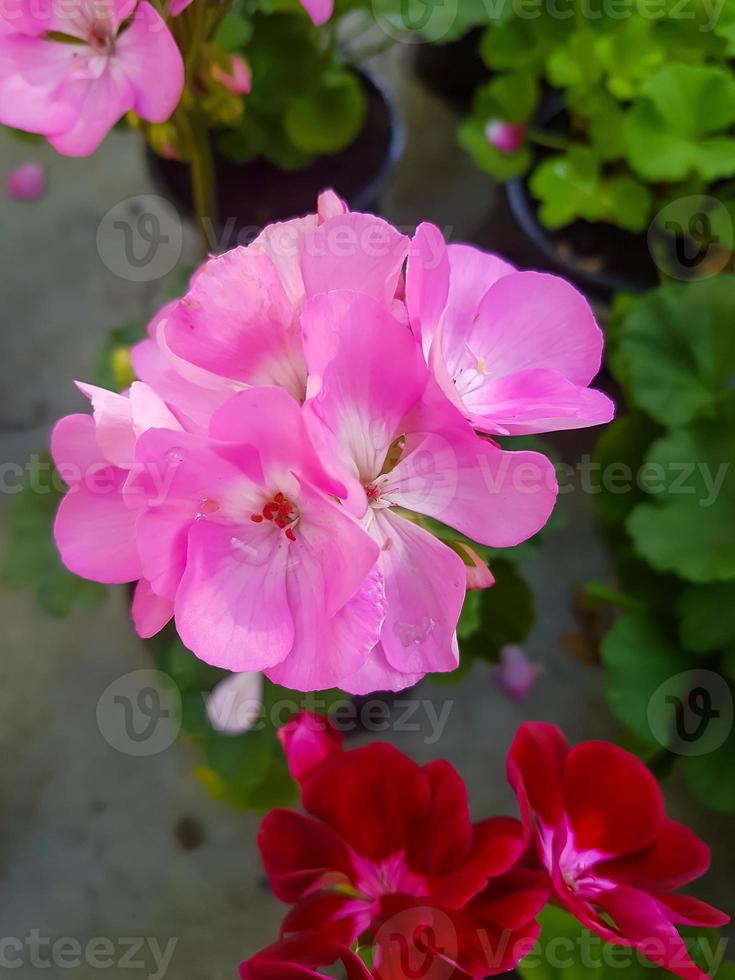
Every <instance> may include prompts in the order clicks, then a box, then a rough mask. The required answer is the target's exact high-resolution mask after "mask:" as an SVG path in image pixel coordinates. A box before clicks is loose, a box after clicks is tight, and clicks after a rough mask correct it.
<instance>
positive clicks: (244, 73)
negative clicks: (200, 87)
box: [212, 54, 253, 95]
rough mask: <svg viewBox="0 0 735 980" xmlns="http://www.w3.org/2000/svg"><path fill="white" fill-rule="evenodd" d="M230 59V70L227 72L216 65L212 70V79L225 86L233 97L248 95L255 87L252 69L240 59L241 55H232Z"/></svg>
mask: <svg viewBox="0 0 735 980" xmlns="http://www.w3.org/2000/svg"><path fill="white" fill-rule="evenodd" d="M229 58H230V70H229V71H225V69H224V68H221V67H220V66H219V65H214V66H213V68H212V77H213V78H214V79H215V81H217V82H219V83H220V85H224V87H225V88H226V89H228V90H229V91H230V92H232V94H233V95H247V94H248V93H249V92H250V91H251V90H252V87H253V79H252V76H251V74H250V68H249V66H248V64H247V62H246V61H244V60H243V59H242V58H241V57H239V55H236V54H231V55H230V56H229Z"/></svg>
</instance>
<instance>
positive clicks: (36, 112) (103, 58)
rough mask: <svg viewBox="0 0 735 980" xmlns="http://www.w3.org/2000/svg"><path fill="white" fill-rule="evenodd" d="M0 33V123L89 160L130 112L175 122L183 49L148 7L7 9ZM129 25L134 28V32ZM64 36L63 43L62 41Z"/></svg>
mask: <svg viewBox="0 0 735 980" xmlns="http://www.w3.org/2000/svg"><path fill="white" fill-rule="evenodd" d="M3 17H4V22H5V25H6V27H8V26H9V27H10V31H9V32H8V31H3V32H2V33H0V69H2V74H1V75H0V122H2V123H4V124H5V125H7V126H14V127H16V128H18V129H24V130H27V131H29V132H33V133H41V134H42V135H44V136H46V137H47V139H48V141H49V142H50V143H51V145H52V146H53V147H54V148H55V149H57V150H58V151H59V152H60V153H63V154H65V155H67V156H87V155H89V154H90V153H92V152H94V150H96V149H97V147H98V146H99V144H100V143H101V141H102V139H103V138H104V137H105V135H106V134H107V132H108V131H109V130H110V129H111V128H112V126H114V125H115V123H116V122H117V121H118V120H119V119H120V118H121V117H122V116H124V115H125V113H126V112H128V111H130V110H134V111H135V112H137V113H138V114H139V115H140V116H142V117H143V118H144V119H147V120H149V121H150V122H163V121H164V120H166V119H168V118H169V116H170V115H171V114H172V112H173V111H174V109H175V108H176V105H177V103H178V101H179V96H180V95H181V91H182V88H183V84H184V66H183V61H182V58H181V54H180V53H179V49H178V47H177V46H176V43H175V42H174V39H173V37H172V36H171V33H170V32H169V30H168V28H167V27H166V24H165V23H164V21H163V20H162V19H161V17H160V15H159V14H158V13H157V11H156V10H155V8H154V7H152V6H151V4H149V3H148V2H147V0H142V2H141V3H139V4H138V6H137V7H136V6H135V2H134V0H71V3H70V4H58V3H55V2H54V0H47V3H46V4H44V3H43V2H42V3H41V4H38V3H36V2H35V0H13V3H12V5H11V3H10V0H7V2H6V5H5V7H4V8H3ZM128 21H129V23H128ZM56 35H64V36H65V38H68V39H69V41H68V42H67V41H66V40H64V41H61V40H56V39H55V36H56Z"/></svg>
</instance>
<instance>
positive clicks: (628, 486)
mask: <svg viewBox="0 0 735 980" xmlns="http://www.w3.org/2000/svg"><path fill="white" fill-rule="evenodd" d="M660 433H661V430H660V428H659V427H658V426H656V425H654V424H653V423H652V422H651V421H650V420H649V419H648V418H646V416H645V415H642V414H640V413H635V414H633V415H624V416H622V417H620V418H617V419H615V421H614V422H612V423H611V424H610V425H608V426H607V427H606V428H605V429H604V431H603V433H602V435H601V436H600V438H599V439H598V440H597V445H596V446H595V451H594V454H593V457H592V462H593V465H595V466H596V467H597V468H598V470H599V473H600V484H601V487H602V492H601V493H600V494H598V496H597V497H596V498H595V503H596V505H597V512H598V514H599V515H600V517H601V518H602V520H603V521H605V522H607V523H608V524H613V525H617V524H621V523H622V522H623V521H624V520H625V518H626V517H627V516H628V514H629V513H630V511H631V510H632V509H633V507H634V506H635V505H636V504H637V503H639V502H640V501H642V500H645V497H646V495H645V493H644V491H643V489H642V488H641V486H640V484H639V481H638V479H637V477H638V474H639V473H640V471H641V466H642V465H643V461H644V459H645V454H646V451H647V450H648V448H649V446H650V445H651V443H652V442H653V440H654V439H655V438H656V437H657V436H658V435H660Z"/></svg>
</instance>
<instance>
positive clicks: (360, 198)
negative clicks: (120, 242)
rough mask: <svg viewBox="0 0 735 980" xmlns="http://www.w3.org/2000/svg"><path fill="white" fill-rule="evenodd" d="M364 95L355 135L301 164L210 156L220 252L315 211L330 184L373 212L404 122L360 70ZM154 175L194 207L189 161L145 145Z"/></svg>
mask: <svg viewBox="0 0 735 980" xmlns="http://www.w3.org/2000/svg"><path fill="white" fill-rule="evenodd" d="M357 74H358V76H359V78H360V80H361V82H362V84H363V86H364V89H365V93H366V95H367V102H368V106H367V113H366V116H365V122H364V125H363V127H362V130H361V131H360V134H359V135H358V136H357V138H356V139H355V140H354V142H353V143H352V144H351V145H350V146H348V147H347V148H346V149H344V150H342V151H341V152H340V153H336V154H333V155H329V156H323V157H319V158H318V159H316V160H315V161H314V162H313V163H311V164H309V165H308V166H307V167H304V168H302V169H300V170H289V171H284V170H281V169H279V168H278V167H277V166H275V164H273V163H271V162H270V161H268V160H266V159H264V158H259V159H257V160H252V161H249V162H247V163H235V162H233V161H232V160H229V159H227V158H226V157H224V156H221V155H216V157H215V180H216V200H217V211H218V222H217V228H216V232H217V248H216V250H217V251H224V250H225V249H227V248H232V247H233V246H235V245H242V244H247V241H248V240H250V239H252V238H253V237H255V234H256V231H257V229H260V228H262V227H263V226H265V225H267V224H269V223H270V222H272V221H285V220H288V219H289V218H294V217H298V216H299V215H303V214H308V213H309V212H313V211H314V209H315V207H316V199H317V196H318V194H319V193H320V191H323V190H325V189H326V188H330V187H331V188H332V189H333V190H334V191H336V193H337V194H339V196H340V197H342V198H343V199H344V200H346V201H347V204H348V205H349V207H350V209H351V210H353V211H378V210H379V200H380V195H381V192H382V190H383V188H384V186H385V184H386V183H387V181H388V179H389V177H390V175H391V173H392V171H393V169H394V167H395V165H396V163H397V161H398V160H399V158H400V156H401V154H402V152H403V145H404V128H403V122H402V119H401V118H400V116H399V113H398V111H397V109H396V106H395V104H394V103H393V101H392V100H391V99H390V97H389V96H388V95H387V94H386V93H385V92H384V90H383V89H382V88H381V87H380V86H379V85H378V84H377V83H376V82H375V80H374V79H373V78H371V77H370V76H369V75H367V74H365V73H364V72H362V71H358V72H357ZM148 164H149V167H150V170H151V172H152V174H153V177H154V179H155V181H156V183H157V184H158V186H159V187H160V189H161V192H162V193H163V194H164V195H165V196H166V197H168V199H169V200H170V201H171V202H172V204H174V206H176V207H177V208H179V209H180V210H181V211H183V212H184V213H186V214H189V215H191V214H192V211H193V209H192V193H191V185H190V176H189V168H188V167H187V166H186V164H183V163H181V162H179V161H177V160H166V159H163V158H161V157H159V156H157V155H156V154H155V153H153V151H152V150H151V149H150V148H149V149H148Z"/></svg>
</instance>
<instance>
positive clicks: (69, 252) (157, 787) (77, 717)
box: [0, 84, 735, 980]
mask: <svg viewBox="0 0 735 980" xmlns="http://www.w3.org/2000/svg"><path fill="white" fill-rule="evenodd" d="M404 97H405V99H406V104H407V105H408V106H409V108H410V111H409V114H408V115H409V143H408V151H407V155H406V158H405V159H404V161H403V163H402V165H401V166H400V168H399V170H398V172H397V173H396V175H395V178H394V180H393V182H392V184H391V186H390V188H389V189H388V191H387V194H386V199H385V211H386V213H387V216H388V217H390V218H392V219H393V220H395V221H396V222H398V223H407V222H412V221H416V220H418V219H419V218H422V217H428V218H431V219H433V220H435V221H437V222H438V223H440V224H443V225H452V226H454V228H455V237H458V238H462V237H471V235H472V231H473V226H474V225H475V223H476V222H477V221H478V219H479V212H478V205H477V201H478V200H481V201H482V207H481V209H480V210H482V211H484V210H486V208H490V207H491V205H492V195H493V190H492V188H491V186H490V184H489V183H488V182H487V181H485V180H484V178H481V177H480V176H479V175H478V174H477V173H476V172H475V171H474V170H473V168H472V165H471V164H470V163H469V161H467V160H466V159H465V158H464V157H463V156H462V154H461V153H460V151H459V150H457V149H456V147H455V146H454V144H453V142H452V138H453V130H454V125H455V118H454V117H453V115H452V113H451V112H450V111H449V110H448V109H447V108H446V107H445V106H443V105H442V104H441V103H440V102H438V101H435V100H433V99H431V98H429V97H428V96H426V95H424V94H422V93H421V92H420V91H419V89H418V88H417V87H416V86H414V85H411V84H407V86H406V88H405V93H404ZM28 158H32V159H39V160H42V161H43V162H44V163H46V164H47V165H48V167H49V171H50V177H51V183H50V187H49V192H48V194H47V196H46V197H45V198H44V199H43V200H42V201H40V202H38V203H36V204H34V205H22V204H17V203H12V202H8V201H6V200H0V270H2V272H1V273H0V275H1V278H2V286H1V290H2V304H1V309H2V321H3V323H2V330H3V356H2V360H1V361H0V382H1V383H0V399H1V402H0V419H1V420H2V428H1V430H0V459H1V460H2V461H8V460H16V461H23V460H24V459H25V457H26V456H27V454H28V453H29V452H32V451H34V450H36V449H38V448H39V447H40V446H42V445H44V443H45V440H46V438H47V433H48V430H49V427H50V425H51V423H52V422H53V420H54V419H55V418H56V417H58V416H59V415H60V414H62V413H65V412H67V411H70V410H75V409H81V406H82V402H81V399H80V397H79V396H78V395H77V394H76V392H75V390H74V389H73V387H72V385H71V380H72V378H74V377H82V378H83V377H89V375H90V373H91V371H92V368H93V365H94V363H95V361H96V359H97V354H98V350H99V345H100V343H101V340H102V338H103V336H104V334H105V332H106V330H107V329H108V328H109V327H111V326H113V325H115V324H117V323H119V322H121V321H124V320H125V319H127V318H132V317H138V316H140V315H141V312H143V313H145V314H147V313H150V312H152V310H153V309H154V308H155V306H156V304H157V302H158V298H159V296H160V289H161V286H160V284H159V283H153V284H131V283H129V282H127V281H125V280H123V279H119V278H118V277H116V276H115V275H114V274H113V273H112V272H110V270H109V269H108V268H106V267H105V265H104V264H103V263H102V262H101V260H100V258H99V255H98V250H97V245H96V236H97V228H98V226H99V223H100V221H101V219H102V218H103V216H104V215H105V214H106V213H107V211H108V210H109V208H111V207H112V206H113V205H115V204H116V203H117V202H119V201H121V200H124V199H126V198H128V197H131V196H134V195H136V194H140V193H142V192H148V191H151V190H152V187H151V185H150V181H149V178H148V177H147V175H146V172H145V168H144V165H143V157H142V149H141V144H140V142H139V140H138V138H137V137H136V136H134V135H131V134H120V133H115V134H113V135H112V136H111V137H110V138H109V139H108V141H107V142H106V143H105V145H104V146H103V148H102V149H101V150H100V151H99V152H98V154H96V155H95V156H94V157H93V158H92V159H89V160H85V161H75V160H68V159H63V158H59V157H57V156H55V155H54V154H53V153H52V152H51V151H49V150H47V149H45V148H43V147H28V146H27V145H25V144H21V143H18V142H15V141H13V140H11V139H9V138H8V137H7V136H6V135H2V136H0V161H1V162H0V169H2V171H3V172H5V171H6V170H8V169H10V167H12V166H13V164H15V163H17V162H20V161H22V160H25V159H28ZM478 195H480V197H478ZM192 248H193V240H192V236H191V231H190V229H189V230H187V232H186V240H185V242H184V247H183V254H184V258H186V256H187V255H191V254H192ZM6 497H7V495H6ZM7 503H8V501H7V499H2V500H0V508H2V511H3V515H2V522H3V530H2V533H0V545H1V544H2V541H3V539H4V536H5V530H4V513H5V509H6V506H7ZM567 506H568V511H569V519H568V521H567V524H566V526H565V528H564V529H562V530H561V531H559V532H557V533H555V534H554V535H552V536H551V537H550V538H549V540H548V545H547V547H546V549H545V551H544V553H543V555H542V556H541V557H540V558H539V559H538V560H536V561H535V562H534V563H532V564H531V565H529V567H528V568H527V572H528V575H529V577H530V579H531V581H532V583H533V586H534V588H535V591H536V596H537V602H538V608H539V616H538V623H537V625H536V627H535V628H534V631H533V635H532V638H531V640H530V642H529V645H528V646H529V651H530V654H531V656H532V657H533V658H534V659H536V660H538V661H540V662H541V663H542V664H543V667H544V673H543V676H542V678H541V680H540V681H539V682H538V684H537V686H536V688H535V690H534V691H533V693H532V694H531V696H530V697H529V698H528V700H527V701H525V702H524V703H523V704H520V705H516V704H511V703H510V702H509V701H507V700H506V699H505V698H504V697H503V696H502V695H501V694H500V693H499V692H498V690H497V689H496V687H495V686H494V685H493V683H492V682H491V680H490V677H489V671H488V669H487V668H483V667H476V668H475V669H474V671H473V672H472V674H471V675H470V676H468V677H466V678H465V679H464V680H463V681H462V682H461V683H459V684H457V685H456V686H448V685H446V684H430V683H426V684H425V685H423V686H422V687H421V688H420V689H419V691H418V694H417V697H419V698H429V697H431V698H433V699H435V701H436V702H437V703H438V704H441V703H443V702H444V701H446V700H448V699H451V701H452V702H453V705H452V708H451V710H450V712H449V718H448V723H447V726H446V730H445V732H444V735H443V737H442V738H441V740H440V742H439V744H437V745H433V744H428V742H427V738H426V736H427V734H428V731H429V729H428V727H427V726H426V725H424V728H423V730H422V731H421V732H400V733H399V732H396V733H393V734H392V735H391V738H392V739H393V740H394V741H395V742H396V744H398V745H399V746H400V747H401V748H402V749H404V750H406V751H407V752H410V753H411V754H413V755H414V756H415V757H416V758H417V759H419V760H422V761H423V760H428V759H431V758H434V757H436V756H439V755H441V756H444V757H447V758H449V759H450V760H451V761H452V762H453V763H455V765H457V767H458V768H459V770H460V771H461V773H462V774H463V775H464V777H465V778H466V779H467V781H468V784H469V787H470V794H471V798H472V804H473V807H474V810H475V813H476V814H477V816H483V815H486V814H489V813H491V812H495V811H507V812H512V811H513V800H512V796H511V794H510V791H509V790H508V788H507V786H506V784H505V778H504V769H503V761H504V755H505V752H506V749H507V747H508V744H509V742H510V739H511V737H512V733H513V732H514V730H515V728H516V726H517V725H518V724H519V723H520V722H521V721H523V720H524V719H527V718H543V719H547V720H550V721H556V722H558V723H560V724H562V725H563V726H564V727H565V729H566V731H567V732H568V734H569V735H570V737H571V738H572V739H581V738H587V737H614V736H615V734H616V731H617V729H616V726H615V724H614V722H613V721H612V719H611V717H610V715H609V712H608V711H607V708H606V706H605V702H604V699H603V696H602V691H601V676H600V673H599V671H598V670H597V669H595V668H593V667H586V666H583V665H582V664H581V663H578V662H576V661H573V660H571V659H570V658H569V657H568V656H567V654H566V653H564V652H563V650H562V648H561V645H560V642H559V636H560V634H561V633H562V632H563V631H565V630H568V629H571V628H573V627H574V621H573V618H572V615H571V612H570V594H571V590H572V588H573V586H574V584H575V583H578V582H580V581H584V580H585V579H587V578H590V577H600V576H602V575H604V573H605V568H606V560H605V556H604V554H603V553H602V552H601V550H600V547H599V545H598V544H597V542H596V539H595V536H594V532H593V518H592V514H591V507H590V501H589V500H585V499H583V498H581V497H574V498H570V499H568V501H567ZM0 623H1V624H2V627H1V628H0V757H1V758H2V765H1V766H0V938H6V937H11V938H12V937H19V938H20V939H21V940H22V939H24V938H25V937H28V936H29V935H31V930H34V929H35V930H38V931H39V933H40V935H41V936H43V937H49V938H51V939H54V940H58V939H61V938H63V937H70V938H73V939H74V940H76V941H77V942H79V943H81V944H82V945H83V946H85V945H86V944H87V943H88V942H89V941H90V940H92V939H95V938H97V937H106V939H107V940H108V941H110V942H112V943H113V944H114V957H113V958H114V960H115V965H114V966H112V967H109V968H108V969H107V970H103V971H102V972H103V973H106V974H107V975H115V976H117V975H118V974H119V975H120V976H127V977H141V978H144V977H147V976H151V975H155V972H156V971H155V966H154V959H153V956H152V953H151V949H150V947H148V946H146V947H145V949H144V951H143V952H141V953H140V954H137V955H136V957H135V959H136V960H137V961H141V958H142V962H143V966H140V967H139V968H137V969H135V968H132V969H131V968H126V967H125V965H124V964H123V962H122V961H121V957H122V956H123V954H124V953H125V950H126V949H128V946H127V945H125V944H124V943H123V942H122V941H123V940H124V939H125V938H126V937H153V938H155V939H156V940H158V942H160V943H161V945H162V946H163V947H165V946H166V943H167V942H168V940H169V939H176V940H177V946H176V951H175V953H174V957H173V960H172V962H171V965H170V967H169V970H168V974H167V975H168V976H169V977H170V978H173V980H234V977H235V976H236V975H237V972H236V970H237V964H238V963H239V962H240V960H241V959H243V958H245V957H246V956H247V955H250V954H252V953H253V952H254V951H255V950H256V949H257V948H259V947H260V946H262V945H264V944H265V943H267V942H268V941H270V939H271V938H273V937H275V934H276V929H277V924H278V922H279V919H280V915H281V909H280V908H279V907H278V904H277V903H276V901H275V900H274V899H273V898H272V897H271V896H270V895H269V894H268V892H267V890H266V889H265V888H264V885H263V879H262V874H261V870H260V866H259V861H258V857H257V852H256V848H255V834H256V830H257V826H258V818H257V817H256V816H254V815H251V814H243V813H241V812H236V811H234V810H232V809H230V808H229V807H228V806H226V805H224V804H222V803H220V802H217V801H215V800H213V799H211V798H210V797H209V796H208V795H207V793H206V792H205V790H204V788H203V787H202V785H201V784H200V783H199V782H198V781H197V780H196V779H195V777H194V775H193V767H194V765H195V764H196V757H195V755H194V754H193V753H192V750H191V749H190V748H189V747H188V746H187V745H186V744H184V743H182V742H181V741H180V740H177V741H176V742H175V743H174V744H173V745H172V747H171V748H169V749H167V750H166V751H164V752H162V753H160V754H158V755H155V756H153V757H148V758H140V759H137V758H132V757H130V756H127V755H124V754H122V753H120V752H118V751H116V750H115V749H114V748H112V747H111V746H110V745H109V744H108V743H107V742H106V741H105V740H104V738H103V737H102V736H101V734H100V731H99V729H98V726H97V723H96V716H95V709H96V704H97V701H98V698H99V697H100V694H101V693H102V692H103V691H104V690H105V688H106V687H107V686H108V685H109V684H110V682H111V681H113V680H115V679H116V678H118V677H120V676H122V675H124V674H126V673H127V672H129V671H131V670H134V669H137V668H142V667H146V666H148V659H147V656H146V653H145V651H144V650H143V649H142V648H141V645H140V644H139V642H138V641H137V640H136V638H135V637H134V635H133V632H132V629H131V626H130V622H129V617H128V612H127V607H126V598H125V595H124V594H123V592H122V590H118V591H117V592H115V593H114V594H113V595H112V596H111V598H110V600H109V601H108V602H107V603H106V604H105V605H104V606H102V607H101V608H99V609H96V610H94V611H92V612H89V611H81V612H78V613H76V614H75V615H73V616H72V617H71V618H70V619H68V620H64V621H52V620H48V619H45V618H43V617H42V616H41V615H40V614H39V613H38V612H37V610H36V608H35V606H34V604H33V601H32V598H31V597H30V596H29V595H26V594H22V593H21V594H18V593H11V592H8V591H7V590H5V589H0ZM667 794H668V797H669V801H670V806H671V810H672V812H673V813H674V814H675V815H676V816H678V817H680V818H681V819H685V820H687V821H689V822H690V823H691V824H692V825H693V826H694V827H696V828H697V829H698V830H699V832H700V833H702V834H703V835H704V836H705V837H706V838H707V839H708V840H709V841H710V842H711V843H712V845H713V847H714V851H715V867H714V869H713V871H712V873H711V874H710V876H709V878H708V880H707V881H706V883H705V885H704V887H703V888H700V889H699V891H700V893H701V894H706V895H707V896H708V897H709V898H710V899H711V900H712V901H715V902H719V903H721V904H722V905H723V906H727V904H728V903H731V902H732V881H733V871H734V870H735V868H733V859H732V849H731V847H729V846H728V845H729V841H728V831H730V832H731V829H732V822H731V821H730V820H729V819H727V818H725V817H720V816H715V815H712V814H706V813H705V812H704V811H703V810H702V809H701V808H699V807H698V806H697V805H695V804H694V803H693V801H692V800H691V799H690V798H689V797H688V796H687V794H686V792H685V791H684V790H683V788H682V787H681V785H680V784H679V781H678V780H677V779H675V780H674V781H673V783H672V784H671V785H669V786H668V787H667ZM182 819H184V820H185V821H186V822H187V824H188V825H189V826H190V827H192V826H193V827H194V828H195V830H197V828H198V832H196V833H194V834H193V836H192V834H191V833H189V834H186V835H184V837H185V839H184V841H183V842H182V839H181V837H182V835H181V821H182ZM728 852H729V853H728ZM47 953H48V948H47V947H43V948H42V955H47ZM98 953H99V955H101V956H102V960H103V961H104V960H105V955H103V954H104V953H105V951H104V947H100V950H98ZM21 955H22V956H23V958H24V960H25V962H24V963H23V965H21V966H19V967H18V968H17V969H14V970H12V971H7V972H8V975H9V976H13V977H15V978H17V980H32V978H36V977H38V976H49V977H53V978H54V980H55V978H57V977H59V978H60V977H65V976H74V977H75V978H80V980H92V978H97V977H98V976H99V974H100V968H99V967H94V966H92V965H89V964H87V965H85V966H81V967H78V968H76V969H73V970H70V969H64V968H63V966H61V965H57V966H55V967H52V968H50V969H45V970H44V969H42V968H39V967H38V966H34V965H33V963H32V962H30V959H29V957H30V951H29V948H28V947H27V946H26V947H24V951H23V953H22V954H21ZM0 973H3V970H2V969H1V968H0Z"/></svg>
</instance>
